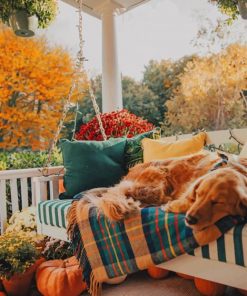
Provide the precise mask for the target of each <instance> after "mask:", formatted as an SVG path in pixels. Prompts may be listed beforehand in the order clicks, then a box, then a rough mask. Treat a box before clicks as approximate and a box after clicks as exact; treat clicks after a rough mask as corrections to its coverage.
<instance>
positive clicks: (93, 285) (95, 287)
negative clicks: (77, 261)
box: [88, 272, 102, 296]
mask: <svg viewBox="0 0 247 296" xmlns="http://www.w3.org/2000/svg"><path fill="white" fill-rule="evenodd" d="M88 292H89V293H90V295H91V296H101V293H102V283H99V282H98V281H97V280H96V278H95V276H94V274H93V272H92V273H91V275H90V287H89V290H88Z"/></svg>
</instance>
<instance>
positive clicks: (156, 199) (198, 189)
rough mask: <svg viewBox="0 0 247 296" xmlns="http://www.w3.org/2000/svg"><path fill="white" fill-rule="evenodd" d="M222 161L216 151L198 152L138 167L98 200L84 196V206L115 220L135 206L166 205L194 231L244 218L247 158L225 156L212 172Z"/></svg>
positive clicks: (103, 192) (138, 207)
mask: <svg viewBox="0 0 247 296" xmlns="http://www.w3.org/2000/svg"><path fill="white" fill-rule="evenodd" d="M221 160H222V158H221V157H220V156H219V155H218V154H216V153H209V152H203V153H199V154H194V155H190V156H186V157H179V158H169V159H166V160H162V161H154V162H150V163H144V164H139V165H136V166H135V167H134V168H132V169H130V171H129V173H128V174H127V175H126V176H125V177H124V178H123V180H122V181H121V182H120V183H119V184H117V185H116V186H114V187H111V188H108V189H104V190H101V191H100V198H99V195H98V196H97V197H96V196H95V195H93V194H91V195H90V194H88V195H87V202H90V203H92V204H94V205H95V206H97V207H98V208H99V209H100V210H101V211H102V212H103V213H104V215H106V216H107V217H108V218H109V219H111V220H114V221H118V220H121V219H123V218H125V217H126V216H127V215H129V214H131V213H133V212H134V211H137V210H139V209H140V207H145V206H152V205H154V206H158V205H165V209H166V210H167V211H172V212H175V213H187V215H186V221H187V224H188V225H189V226H190V227H192V228H195V229H201V228H204V227H207V226H208V225H209V224H212V223H214V222H215V221H217V220H219V219H220V218H222V217H223V216H226V215H245V214H247V212H246V207H247V189H246V188H247V169H246V168H247V160H246V159H239V160H237V161H236V160H234V159H232V158H230V159H229V161H228V164H223V166H221V167H220V168H219V169H217V170H215V171H211V169H212V168H213V167H214V165H215V164H216V163H218V162H220V161H221ZM218 200H220V201H218ZM223 200H224V202H223ZM192 222H193V223H192ZM195 222H196V223H195Z"/></svg>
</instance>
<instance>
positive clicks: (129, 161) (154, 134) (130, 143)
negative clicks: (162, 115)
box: [124, 128, 160, 171]
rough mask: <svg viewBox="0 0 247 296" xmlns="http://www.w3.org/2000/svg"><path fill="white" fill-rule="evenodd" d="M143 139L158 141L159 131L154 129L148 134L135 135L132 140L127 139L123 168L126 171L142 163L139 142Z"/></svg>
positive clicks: (141, 150) (141, 151)
mask: <svg viewBox="0 0 247 296" xmlns="http://www.w3.org/2000/svg"><path fill="white" fill-rule="evenodd" d="M144 138H150V139H159V138H160V129H159V128H156V129H154V130H151V131H149V132H146V133H143V134H139V135H136V136H135V137H133V138H128V139H127V143H126V146H125V152H124V156H125V157H124V162H125V168H126V170H127V171H128V170H129V169H130V168H131V167H133V166H135V165H136V164H138V163H142V162H143V149H142V145H141V141H142V139H144Z"/></svg>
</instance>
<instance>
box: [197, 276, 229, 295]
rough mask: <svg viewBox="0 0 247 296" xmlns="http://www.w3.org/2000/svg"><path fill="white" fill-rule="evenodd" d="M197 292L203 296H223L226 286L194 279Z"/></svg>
mask: <svg viewBox="0 0 247 296" xmlns="http://www.w3.org/2000/svg"><path fill="white" fill-rule="evenodd" d="M194 283H195V286H196V288H197V290H198V291H199V292H200V293H201V294H202V295H205V296H221V295H223V294H224V292H225V289H226V286H225V285H222V284H218V283H214V282H211V281H206V280H203V279H199V278H194Z"/></svg>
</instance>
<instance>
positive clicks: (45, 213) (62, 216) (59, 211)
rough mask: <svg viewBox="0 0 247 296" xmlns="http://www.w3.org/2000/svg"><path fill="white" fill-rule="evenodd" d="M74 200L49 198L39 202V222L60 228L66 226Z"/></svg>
mask: <svg viewBox="0 0 247 296" xmlns="http://www.w3.org/2000/svg"><path fill="white" fill-rule="evenodd" d="M71 203H72V200H59V199H56V200H48V201H42V202H40V203H39V204H38V213H39V222H40V223H41V224H46V225H50V226H56V227H59V228H66V226H67V221H66V215H67V212H68V209H69V207H70V205H71Z"/></svg>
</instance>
